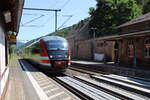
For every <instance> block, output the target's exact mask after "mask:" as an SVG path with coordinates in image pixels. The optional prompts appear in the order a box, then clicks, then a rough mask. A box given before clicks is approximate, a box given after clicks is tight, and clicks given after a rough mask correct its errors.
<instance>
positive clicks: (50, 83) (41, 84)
mask: <svg viewBox="0 0 150 100" xmlns="http://www.w3.org/2000/svg"><path fill="white" fill-rule="evenodd" d="M39 85H40V86H41V87H43V86H44V85H51V83H48V82H47V83H46V82H44V83H42V84H39Z"/></svg>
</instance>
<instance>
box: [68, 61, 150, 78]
mask: <svg viewBox="0 0 150 100" xmlns="http://www.w3.org/2000/svg"><path fill="white" fill-rule="evenodd" d="M71 65H72V66H82V67H88V68H89V67H91V69H92V68H95V69H96V70H100V71H103V72H108V73H112V74H119V75H125V76H133V77H138V78H141V79H142V78H147V79H149V78H150V68H147V69H145V68H142V67H139V66H137V67H133V66H120V65H115V64H114V63H113V62H107V63H104V62H98V61H86V60H71Z"/></svg>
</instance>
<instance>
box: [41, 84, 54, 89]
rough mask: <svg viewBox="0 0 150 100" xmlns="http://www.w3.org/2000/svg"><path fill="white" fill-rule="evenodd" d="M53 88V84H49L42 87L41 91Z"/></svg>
mask: <svg viewBox="0 0 150 100" xmlns="http://www.w3.org/2000/svg"><path fill="white" fill-rule="evenodd" d="M54 86H56V85H55V84H51V85H47V86H44V87H42V89H46V88H51V87H54Z"/></svg>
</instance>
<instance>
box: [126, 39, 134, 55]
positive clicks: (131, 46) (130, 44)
mask: <svg viewBox="0 0 150 100" xmlns="http://www.w3.org/2000/svg"><path fill="white" fill-rule="evenodd" d="M127 54H128V56H129V57H134V42H133V40H129V41H128V49H127Z"/></svg>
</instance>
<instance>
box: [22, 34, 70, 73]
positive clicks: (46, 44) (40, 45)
mask: <svg viewBox="0 0 150 100" xmlns="http://www.w3.org/2000/svg"><path fill="white" fill-rule="evenodd" d="M21 51H22V55H23V57H24V58H25V59H27V60H28V61H30V62H31V63H32V64H34V65H36V66H38V67H40V68H42V69H46V70H47V71H50V72H64V71H65V70H66V68H67V67H68V66H69V65H70V50H69V45H68V42H67V40H66V39H65V38H63V37H59V36H45V37H42V38H40V39H38V40H36V41H34V42H33V43H29V45H28V44H26V46H25V47H23V48H22V49H21Z"/></svg>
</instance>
